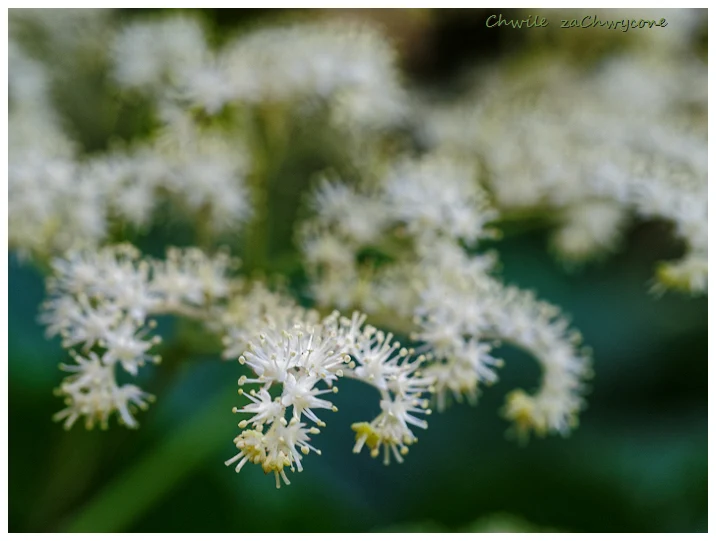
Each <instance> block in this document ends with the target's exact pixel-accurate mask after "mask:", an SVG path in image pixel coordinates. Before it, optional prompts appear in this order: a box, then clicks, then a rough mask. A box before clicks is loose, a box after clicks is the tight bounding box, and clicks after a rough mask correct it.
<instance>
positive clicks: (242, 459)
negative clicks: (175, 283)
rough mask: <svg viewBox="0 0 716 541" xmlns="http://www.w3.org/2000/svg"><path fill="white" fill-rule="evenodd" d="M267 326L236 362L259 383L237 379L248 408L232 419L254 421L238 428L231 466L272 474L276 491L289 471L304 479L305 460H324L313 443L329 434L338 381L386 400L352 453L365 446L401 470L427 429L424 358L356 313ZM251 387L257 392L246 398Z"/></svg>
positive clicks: (359, 429) (362, 426)
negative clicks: (324, 413)
mask: <svg viewBox="0 0 716 541" xmlns="http://www.w3.org/2000/svg"><path fill="white" fill-rule="evenodd" d="M268 321H269V322H268V324H267V325H266V326H264V328H263V330H262V332H261V334H259V335H258V338H255V339H253V340H251V341H250V342H249V344H248V349H247V351H246V352H245V353H244V354H243V355H242V356H241V357H239V362H240V363H241V364H246V365H248V366H249V367H250V368H251V370H252V371H253V373H254V375H255V377H252V378H247V377H246V376H242V377H241V378H240V379H239V387H240V388H239V394H241V395H242V396H246V397H247V398H248V399H249V401H250V402H249V403H248V404H247V405H245V406H244V407H243V408H234V411H235V412H237V413H243V414H247V415H249V418H247V419H244V420H242V421H241V422H240V423H239V428H241V429H242V430H243V431H242V432H241V433H240V434H239V435H238V436H237V437H236V438H235V440H234V443H235V444H236V448H237V449H238V451H239V452H238V453H237V454H236V455H235V456H234V457H232V458H231V459H229V460H227V461H226V465H227V466H229V465H232V464H234V463H236V462H238V464H237V465H236V471H237V472H239V471H240V470H241V468H242V467H243V466H244V465H245V464H246V463H247V462H251V463H253V464H258V465H260V466H261V467H262V468H263V470H264V472H265V473H269V472H274V475H275V477H276V487H277V488H280V486H281V480H283V482H284V483H286V484H290V481H289V480H288V477H287V476H286V472H285V469H286V468H288V469H290V470H291V471H295V470H298V471H299V472H300V471H302V470H303V465H302V463H301V454H305V455H307V454H308V453H309V452H310V451H314V452H315V453H317V454H320V451H319V450H318V449H316V448H315V447H314V446H313V445H311V444H310V443H309V442H310V435H315V434H318V433H319V428H318V427H324V426H326V423H325V422H324V421H323V420H322V419H321V418H320V417H319V416H318V410H321V409H327V410H331V411H337V408H336V406H334V405H333V403H332V402H331V401H330V400H327V399H326V398H323V397H324V396H325V395H330V394H333V393H336V392H338V388H337V387H336V385H335V383H336V381H337V380H338V378H341V377H351V378H355V379H358V380H361V381H363V382H365V383H368V384H370V385H372V386H374V387H375V388H376V389H378V391H379V392H380V396H381V401H380V408H381V413H380V414H379V415H378V417H376V418H375V419H374V420H373V421H371V422H370V423H367V422H361V423H355V424H354V425H353V430H354V431H355V432H356V445H355V448H354V452H360V450H361V449H362V448H363V447H364V446H368V448H370V449H371V456H374V457H375V456H378V454H379V453H380V449H381V447H382V448H383V450H384V461H385V463H386V464H388V463H389V462H390V455H391V453H392V455H393V456H394V457H395V459H396V460H397V461H398V462H402V461H403V458H402V455H404V454H406V453H407V452H408V447H407V446H408V445H410V444H412V443H414V442H415V441H416V437H415V435H414V434H413V431H412V429H411V426H416V427H418V428H426V427H427V423H426V422H425V420H424V419H421V418H420V417H418V416H417V415H420V414H429V413H430V410H428V409H426V408H427V401H426V400H425V399H422V398H421V395H422V394H423V393H424V392H427V391H429V390H431V380H430V378H426V377H421V375H420V372H419V370H418V369H419V367H420V365H421V363H422V362H423V361H424V360H425V358H424V356H418V357H417V358H415V359H411V355H412V353H413V352H412V351H409V350H407V349H405V348H401V347H400V344H399V343H397V342H392V339H393V336H392V335H391V334H385V333H383V332H382V331H379V330H377V329H376V328H374V327H372V326H369V325H364V321H365V316H361V315H360V314H359V313H357V312H356V313H354V314H353V317H352V318H351V319H348V318H344V317H341V316H340V315H339V313H338V312H334V313H332V314H331V315H330V316H328V317H327V318H324V319H323V320H322V321H321V322H320V323H317V324H310V323H309V324H306V323H302V322H294V323H293V324H292V325H290V326H286V325H278V324H277V323H276V321H274V320H272V318H270V316H269V317H268ZM246 384H255V385H257V386H258V387H257V388H252V389H251V391H249V392H248V393H246V392H244V386H245V385H246ZM289 408H290V413H289ZM311 424H312V425H315V426H311Z"/></svg>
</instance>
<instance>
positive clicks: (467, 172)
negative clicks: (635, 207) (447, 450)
mask: <svg viewBox="0 0 716 541" xmlns="http://www.w3.org/2000/svg"><path fill="white" fill-rule="evenodd" d="M368 194H370V195H368ZM310 203H311V206H312V207H313V208H314V209H315V210H316V216H315V217H314V218H313V219H312V220H311V221H309V222H308V223H307V224H305V225H304V228H303V230H302V232H303V235H302V238H301V240H302V246H303V248H304V257H305V258H306V259H307V263H308V266H309V269H310V270H311V271H312V278H313V287H314V289H313V291H314V292H315V297H316V300H317V301H318V302H319V304H323V303H326V304H328V305H338V306H342V307H344V308H349V307H357V308H359V309H361V310H364V311H366V312H368V313H371V314H373V315H375V316H376V317H378V318H380V317H381V316H383V318H384V320H385V321H386V322H390V323H389V324H391V325H393V327H398V328H401V329H402V330H403V331H409V332H411V333H412V338H413V339H414V340H416V341H418V342H421V343H422V345H421V346H420V348H419V349H418V351H423V352H424V353H425V354H426V358H427V359H426V360H427V363H428V364H427V367H426V368H425V369H424V371H423V372H424V374H425V377H426V378H428V379H429V380H430V381H432V382H433V388H434V392H435V395H436V400H437V405H438V409H443V408H444V407H445V406H446V404H447V401H448V399H449V398H453V397H454V398H455V399H457V400H462V398H463V397H467V398H468V400H469V401H471V402H475V401H476V399H477V396H478V385H479V384H488V385H489V384H492V383H494V382H495V381H496V380H497V374H496V372H495V369H496V368H498V367H499V366H501V365H502V361H501V360H499V359H496V358H495V357H493V356H492V354H491V350H492V347H493V344H494V343H495V341H505V342H509V343H511V344H513V345H515V346H517V347H520V348H522V349H525V350H526V351H528V352H529V353H531V354H532V355H533V356H534V357H535V358H536V359H537V360H538V362H539V363H540V365H541V367H542V369H543V377H542V383H541V385H540V388H539V390H538V392H537V393H536V394H535V395H533V396H528V395H526V394H525V393H524V392H522V391H516V392H514V393H512V394H511V395H510V397H509V399H508V405H507V407H506V410H505V414H506V416H507V417H508V418H509V419H510V420H512V421H514V422H515V424H516V428H517V429H518V430H519V431H520V433H523V434H526V433H527V432H528V431H529V430H534V431H535V432H536V433H537V434H539V435H544V434H545V433H547V432H556V433H561V434H567V433H568V432H569V429H570V428H571V427H573V426H574V425H575V423H576V419H577V414H578V412H579V410H580V409H581V408H582V407H583V405H584V401H583V398H582V395H583V393H584V391H585V388H584V385H583V380H584V379H586V378H587V377H589V375H590V372H589V355H588V352H587V351H585V350H582V349H580V348H579V342H580V337H579V335H578V333H576V332H574V331H572V330H570V329H569V328H568V325H567V322H566V320H565V319H564V318H563V317H561V316H560V315H559V310H558V309H557V308H555V307H553V306H551V305H548V304H546V303H543V302H540V301H537V300H536V299H535V298H534V296H533V295H532V294H530V293H528V292H524V291H521V290H519V289H517V288H513V287H506V286H504V285H503V284H502V283H501V282H499V281H498V280H497V279H495V278H494V277H492V276H491V274H490V273H491V271H492V270H493V269H494V266H495V257H494V256H493V255H492V254H489V253H483V254H476V255H475V254H473V255H470V254H471V252H472V251H473V250H474V247H475V246H476V244H477V243H478V242H479V241H480V240H481V239H483V238H489V237H493V236H494V231H492V230H491V229H490V227H489V226H490V223H491V222H493V221H494V220H495V219H496V217H497V212H496V211H495V209H494V208H492V206H491V205H490V204H489V202H488V199H487V196H486V193H485V192H484V191H483V190H482V189H481V188H480V185H479V184H478V183H477V171H476V170H475V168H474V167H473V165H472V162H471V161H470V160H467V161H465V160H460V159H458V158H456V157H449V158H448V157H446V156H445V155H442V154H433V155H426V156H424V157H423V158H421V159H417V160H416V159H404V160H399V161H398V162H397V163H396V164H394V165H391V166H388V168H387V169H386V171H385V173H384V174H383V175H381V176H380V178H379V179H377V180H375V181H374V182H371V183H369V186H368V187H367V188H366V189H365V190H364V191H361V190H360V188H359V187H355V188H351V187H348V186H347V185H341V184H338V183H337V182H335V181H334V182H332V183H328V182H326V181H324V182H323V183H321V184H319V186H318V189H317V191H316V192H315V194H314V197H313V199H312V200H311V202H310ZM466 246H467V247H470V252H468V251H467V250H466V249H465V247H466ZM317 247H318V248H317ZM367 249H373V250H377V251H380V252H381V253H382V256H383V258H384V259H385V261H382V262H377V263H376V262H375V261H373V262H370V261H369V262H368V263H365V262H363V261H361V257H360V254H361V253H362V252H364V251H365V250H367ZM356 277H361V278H363V279H362V280H356ZM401 322H402V323H401Z"/></svg>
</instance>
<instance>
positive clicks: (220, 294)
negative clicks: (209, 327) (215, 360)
mask: <svg viewBox="0 0 716 541" xmlns="http://www.w3.org/2000/svg"><path fill="white" fill-rule="evenodd" d="M231 265H232V262H231V260H230V259H229V258H228V256H227V255H226V254H221V253H220V254H218V255H217V256H215V257H213V258H209V257H207V256H206V255H204V254H203V253H202V252H201V251H200V250H198V249H196V248H188V249H176V248H172V249H169V250H168V252H167V258H166V260H164V261H159V260H154V259H150V258H141V254H140V253H139V252H138V251H137V249H136V248H134V247H133V246H131V245H128V244H121V245H116V246H111V247H105V248H101V249H98V250H97V249H95V250H82V251H72V252H69V253H68V255H67V256H66V257H65V258H60V259H56V260H54V261H53V264H52V267H53V271H54V274H53V276H52V277H51V278H49V279H48V282H47V286H48V290H49V292H50V299H49V300H48V301H47V302H46V303H45V306H44V313H43V314H42V316H41V320H42V321H43V322H44V323H45V324H46V325H47V334H48V336H54V335H57V334H59V335H60V336H61V337H62V345H63V347H66V348H70V347H75V348H80V352H81V353H76V352H74V351H73V352H72V356H73V358H74V360H75V364H73V365H62V368H63V370H66V371H68V372H71V373H72V375H70V376H68V377H67V378H66V379H65V380H64V382H63V383H62V384H61V385H60V387H59V389H58V391H59V393H60V394H61V395H62V396H64V397H65V402H66V404H67V407H66V408H65V409H64V410H62V411H61V412H59V413H58V414H57V415H56V417H55V418H56V419H58V420H61V419H64V420H65V428H70V427H71V426H72V425H73V424H74V423H75V421H76V420H77V419H78V418H80V417H84V418H85V424H86V426H87V427H88V428H92V427H93V426H94V425H95V423H97V422H98V423H99V424H100V425H101V426H102V428H106V427H107V425H108V421H109V417H110V416H111V415H112V413H114V412H116V413H117V414H118V416H119V420H120V422H121V423H123V424H125V425H126V426H128V427H136V426H137V422H136V420H135V419H134V415H133V411H134V409H136V408H135V406H139V407H141V408H144V407H146V403H147V402H148V401H150V400H151V396H150V395H148V394H146V393H144V392H143V391H141V389H139V388H138V387H137V386H135V385H131V384H126V385H119V384H118V383H117V367H119V368H121V369H122V370H123V371H124V372H125V373H127V374H129V375H130V376H136V375H137V373H138V371H139V369H140V368H141V367H142V366H144V365H145V364H146V363H147V362H153V363H157V362H159V357H158V356H157V355H153V354H151V353H150V350H151V349H152V348H153V347H154V346H155V345H156V344H158V343H159V342H160V337H159V336H156V335H154V336H151V333H152V330H153V329H154V327H155V325H156V323H155V321H154V320H152V319H150V318H151V316H152V315H158V314H180V315H188V316H191V317H201V316H202V314H203V313H204V311H205V310H206V307H207V306H209V305H211V304H212V303H215V302H217V301H221V300H222V299H225V298H226V297H227V296H228V295H229V293H230V290H231V283H230V282H229V279H228V277H227V270H228V269H229V268H230V267H231Z"/></svg>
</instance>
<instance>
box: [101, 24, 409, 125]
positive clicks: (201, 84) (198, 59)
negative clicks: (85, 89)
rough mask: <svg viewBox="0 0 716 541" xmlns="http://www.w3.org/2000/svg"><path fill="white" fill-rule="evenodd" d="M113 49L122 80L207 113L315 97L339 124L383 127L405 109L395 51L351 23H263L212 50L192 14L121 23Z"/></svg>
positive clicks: (376, 35)
mask: <svg viewBox="0 0 716 541" xmlns="http://www.w3.org/2000/svg"><path fill="white" fill-rule="evenodd" d="M112 56H113V58H114V60H115V65H116V69H115V78H116V80H117V81H118V82H119V83H120V84H121V85H123V86H125V87H128V88H138V89H142V90H144V91H147V92H149V93H151V94H153V95H154V96H156V98H157V99H159V100H160V101H164V100H185V101H186V102H188V103H189V104H190V106H192V107H198V108H200V109H203V110H204V111H205V112H206V113H208V114H210V115H212V114H215V113H218V112H219V111H221V110H222V109H223V108H224V106H226V105H229V104H233V105H249V106H252V105H257V104H261V103H271V104H287V103H290V104H296V103H301V102H304V103H306V105H307V106H308V107H309V108H310V107H311V102H316V101H317V100H318V101H323V102H325V103H327V104H328V106H329V110H330V114H331V115H332V116H333V117H334V119H335V121H336V122H337V123H339V124H341V123H342V124H343V125H347V126H351V127H356V124H361V125H364V126H365V127H368V128H370V127H376V128H383V127H386V126H389V125H391V124H393V123H396V122H399V121H400V120H401V119H402V118H403V117H404V115H405V113H406V111H407V108H406V105H405V101H406V99H405V96H404V91H403V90H402V87H401V86H400V84H399V82H398V78H397V72H396V69H395V58H394V53H393V50H392V49H391V48H390V47H389V46H388V45H387V44H386V43H385V40H384V38H383V37H382V36H381V35H380V34H379V33H377V32H375V31H374V30H373V29H372V28H370V27H364V26H357V25H354V24H349V23H340V22H337V21H334V22H332V23H331V24H325V23H310V24H298V25H292V26H283V27H280V26H279V27H274V28H262V29H259V30H255V31H251V32H248V33H246V34H242V35H239V36H238V37H236V38H234V39H233V40H230V41H229V42H228V43H227V44H225V45H224V46H223V47H222V48H221V49H220V50H218V51H213V50H212V49H211V48H210V47H209V45H208V44H207V41H206V38H205V36H204V31H203V29H202V27H201V24H200V23H199V21H198V20H197V19H195V18H191V17H186V16H176V17H169V18H164V19H159V20H154V21H152V20H146V21H139V22H135V23H132V24H130V25H128V26H127V27H125V28H124V29H123V30H122V32H121V33H120V34H119V36H118V37H117V39H116V40H115V42H114V43H113V46H112Z"/></svg>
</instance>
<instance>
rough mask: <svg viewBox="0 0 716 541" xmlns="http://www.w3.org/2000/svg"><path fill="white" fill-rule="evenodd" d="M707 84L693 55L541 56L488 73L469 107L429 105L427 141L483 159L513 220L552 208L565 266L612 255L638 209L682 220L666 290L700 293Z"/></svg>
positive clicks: (426, 110) (498, 199)
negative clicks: (585, 59) (679, 252)
mask: <svg viewBox="0 0 716 541" xmlns="http://www.w3.org/2000/svg"><path fill="white" fill-rule="evenodd" d="M661 52H663V51H661ZM683 81H689V84H688V85H684V84H682V82H683ZM706 88H707V85H706V69H705V64H703V63H702V62H701V61H699V60H698V59H695V58H693V57H692V56H675V55H672V56H664V55H661V54H658V55H657V54H655V53H651V54H650V53H649V52H648V51H646V52H645V51H641V52H639V51H637V52H631V53H624V54H622V55H617V56H612V57H610V58H609V59H607V60H604V61H602V62H601V63H600V64H597V66H596V67H594V68H592V69H590V70H586V69H584V68H583V67H581V66H580V67H576V66H573V65H572V64H570V63H569V62H567V61H565V60H555V59H553V58H549V59H542V58H539V57H538V58H536V59H535V60H534V62H533V63H532V64H530V65H521V66H520V69H519V70H518V69H514V70H512V71H509V70H508V69H507V68H505V69H499V70H493V71H492V72H489V73H485V74H482V77H481V78H480V81H479V84H478V85H477V87H476V89H475V90H474V91H473V92H472V93H471V94H470V95H468V96H467V97H466V98H465V99H464V101H462V102H458V103H456V104H452V105H447V106H446V105H435V104H431V105H425V106H424V107H423V112H424V119H425V124H424V126H423V133H422V135H423V138H424V141H425V142H426V144H428V145H429V146H433V147H438V148H448V149H452V150H453V151H461V152H462V153H463V154H464V155H465V156H469V157H472V159H477V160H479V161H480V162H481V163H483V164H484V166H485V168H486V169H487V173H488V175H487V181H488V184H489V187H490V189H491V191H492V193H493V194H494V196H495V200H496V204H497V205H498V206H499V207H500V208H501V209H503V210H504V211H505V213H506V215H507V217H510V216H513V217H515V218H520V217H521V216H524V215H545V213H546V212H548V213H549V214H548V216H547V219H548V220H550V221H552V222H554V223H555V224H556V225H557V229H556V232H555V235H554V237H553V245H554V247H555V248H556V250H557V251H558V253H559V254H560V255H561V256H562V257H564V258H565V259H566V260H569V261H575V262H580V261H584V260H586V259H588V258H590V257H594V256H599V255H601V254H604V253H605V252H606V251H608V250H611V249H614V247H615V246H616V245H617V243H618V241H619V239H620V233H621V231H622V229H623V226H624V224H625V223H626V218H627V216H628V213H629V212H631V211H635V212H636V213H637V214H639V215H641V216H646V217H650V218H651V217H658V218H662V219H666V220H669V221H673V222H674V223H675V224H676V226H677V227H676V234H677V235H679V236H680V237H682V238H683V239H684V240H685V242H686V243H687V246H688V254H687V256H686V258H685V259H684V260H683V261H682V262H678V263H675V264H673V265H671V266H669V267H668V268H669V269H673V273H672V272H669V273H667V274H668V276H669V279H668V280H667V282H666V285H667V286H668V285H676V284H677V283H681V285H684V286H686V289H690V290H691V291H694V292H700V291H704V290H705V276H706V274H705V273H706V259H705V257H704V256H705V242H703V241H704V240H705V238H706V229H707V220H706V214H705V210H706V198H705V194H706V186H707V183H706V163H707V151H706V149H707V146H706V125H705V119H706V103H707V94H706ZM627 186H630V187H627ZM674 198H676V199H677V200H678V201H680V202H681V203H679V205H678V207H679V210H674V209H673V208H671V206H670V202H671V201H672V200H673V199H674ZM687 200H688V202H686V201H687ZM698 201H700V204H697V202H698ZM695 260H699V263H697V264H693V263H694V262H695ZM677 269H678V270H677ZM677 274H678V275H679V278H678V279H677V278H676V275H677ZM665 276H666V275H664V274H663V273H659V277H665ZM684 280H685V281H684Z"/></svg>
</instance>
